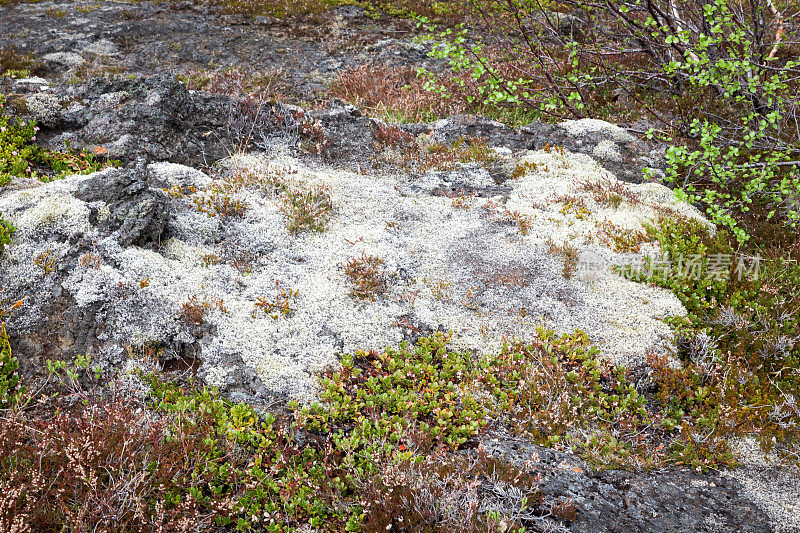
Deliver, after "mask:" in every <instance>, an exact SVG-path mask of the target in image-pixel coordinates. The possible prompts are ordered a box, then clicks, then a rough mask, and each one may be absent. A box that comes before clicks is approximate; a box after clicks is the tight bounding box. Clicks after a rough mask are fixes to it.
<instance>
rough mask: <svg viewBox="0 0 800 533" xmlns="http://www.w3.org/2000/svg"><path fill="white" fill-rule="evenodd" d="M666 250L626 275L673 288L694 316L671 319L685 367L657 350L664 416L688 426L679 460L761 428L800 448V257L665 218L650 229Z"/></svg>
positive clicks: (789, 451) (769, 440)
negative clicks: (747, 246) (745, 247)
mask: <svg viewBox="0 0 800 533" xmlns="http://www.w3.org/2000/svg"><path fill="white" fill-rule="evenodd" d="M648 232H649V233H650V235H651V237H652V238H653V239H654V240H656V241H657V242H659V243H660V245H661V248H662V250H663V252H664V254H665V255H664V256H663V257H661V258H653V259H649V260H648V261H647V262H646V264H645V265H644V268H643V269H633V270H631V269H628V270H625V269H622V272H623V273H624V274H625V275H627V276H628V277H630V278H632V279H635V280H638V281H644V282H649V283H652V284H655V285H658V286H661V287H665V288H668V289H670V290H671V291H673V292H674V293H675V294H676V296H678V298H679V299H680V300H681V302H682V303H683V304H684V305H685V306H686V308H687V310H688V311H689V315H688V316H687V317H685V318H680V317H678V318H673V319H672V320H671V323H672V325H673V326H674V328H675V330H676V334H677V336H678V341H679V347H680V355H681V357H682V359H683V365H682V367H681V368H673V367H671V366H670V365H668V364H666V362H665V361H664V360H662V359H659V358H655V357H651V364H652V365H653V368H654V369H655V374H656V381H657V382H658V383H659V392H658V398H659V399H660V401H661V402H662V403H663V404H664V405H665V407H666V415H665V416H666V418H665V421H666V422H667V423H668V424H669V425H670V426H674V427H680V428H681V430H682V431H683V432H684V433H686V435H685V439H684V442H685V450H684V451H682V452H681V457H682V460H684V461H686V462H690V461H692V460H697V459H698V458H703V457H707V456H709V455H711V454H713V453H714V449H715V448H716V447H719V446H721V444H720V443H721V442H722V441H724V439H725V437H726V436H729V435H754V436H756V437H758V438H759V440H760V441H761V443H762V444H763V446H764V447H765V448H766V449H771V448H773V447H775V446H776V445H777V447H778V450H779V451H780V452H781V453H783V454H785V455H786V456H787V457H794V459H795V460H797V459H798V458H799V457H800V449H799V448H798V445H797V443H798V442H799V440H798V437H800V408H798V399H800V343H798V339H800V319H798V316H800V314H799V313H800V299H798V293H797V287H798V286H800V266H798V263H797V261H796V260H793V259H791V258H787V257H780V256H777V257H761V256H760V255H758V254H757V253H756V255H746V254H744V253H742V252H740V253H734V249H733V248H732V247H731V245H730V241H732V240H733V237H732V236H731V235H730V234H726V233H725V232H722V231H720V232H718V233H717V234H716V235H714V236H711V235H709V233H708V231H707V230H706V229H705V228H703V227H701V226H700V225H699V224H697V223H694V222H690V221H681V220H677V221H676V220H667V219H665V220H662V221H661V222H660V224H658V225H655V226H652V227H650V228H648Z"/></svg>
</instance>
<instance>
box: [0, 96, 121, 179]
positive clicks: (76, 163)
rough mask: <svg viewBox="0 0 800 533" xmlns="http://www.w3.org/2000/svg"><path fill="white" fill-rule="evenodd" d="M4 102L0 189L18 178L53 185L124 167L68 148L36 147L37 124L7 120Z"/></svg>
mask: <svg viewBox="0 0 800 533" xmlns="http://www.w3.org/2000/svg"><path fill="white" fill-rule="evenodd" d="M4 102H5V99H4V98H3V96H2V95H0V186H3V185H6V184H8V183H9V182H10V181H11V179H12V178H15V177H23V178H38V179H40V180H42V181H51V180H53V179H58V178H63V177H65V176H68V175H70V174H90V173H92V172H95V171H97V170H101V169H103V168H105V167H108V166H119V165H120V164H121V163H120V162H119V161H116V160H111V159H109V160H100V159H99V158H98V156H96V155H95V154H93V153H92V152H90V151H88V150H83V151H78V150H73V149H71V148H70V146H69V144H67V147H66V151H64V152H58V151H50V150H45V149H43V148H40V147H39V146H37V145H36V144H34V141H35V140H36V133H37V132H38V131H39V128H38V127H37V126H36V122H35V121H32V120H31V121H24V120H21V119H19V118H15V117H10V116H6V115H5V114H4V113H3V110H4Z"/></svg>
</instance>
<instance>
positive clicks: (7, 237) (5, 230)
mask: <svg viewBox="0 0 800 533" xmlns="http://www.w3.org/2000/svg"><path fill="white" fill-rule="evenodd" d="M16 230H17V228H16V227H15V226H14V224H12V223H11V222H9V221H7V220H6V219H4V218H3V214H2V213H0V254H2V253H3V252H4V251H5V249H6V248H8V246H9V245H10V244H11V237H12V236H13V235H14V232H15V231H16Z"/></svg>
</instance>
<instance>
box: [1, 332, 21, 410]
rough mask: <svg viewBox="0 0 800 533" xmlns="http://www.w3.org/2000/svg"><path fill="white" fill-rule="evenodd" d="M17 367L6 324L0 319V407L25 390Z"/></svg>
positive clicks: (9, 405) (12, 400)
mask: <svg viewBox="0 0 800 533" xmlns="http://www.w3.org/2000/svg"><path fill="white" fill-rule="evenodd" d="M18 369H19V361H18V360H17V358H16V357H14V355H13V354H12V353H11V344H10V343H9V341H8V333H7V332H6V324H5V322H2V321H0V409H8V408H9V407H11V406H12V405H14V404H15V403H16V402H17V400H18V399H19V398H20V396H21V395H22V394H24V392H25V387H24V386H23V385H22V383H21V382H20V377H19V374H18V372H17V370H18Z"/></svg>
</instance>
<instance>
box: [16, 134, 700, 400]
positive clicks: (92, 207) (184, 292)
mask: <svg viewBox="0 0 800 533" xmlns="http://www.w3.org/2000/svg"><path fill="white" fill-rule="evenodd" d="M347 120H350V119H349V118H348V119H347ZM226 165H227V166H228V169H227V170H225V169H222V170H220V172H221V174H220V176H221V177H218V178H217V179H215V180H212V179H211V178H210V177H209V176H207V175H205V174H203V173H201V172H198V171H196V170H193V169H191V168H188V167H182V166H180V165H175V164H170V163H158V164H152V165H150V166H149V167H147V168H144V167H139V168H138V169H131V170H117V169H109V170H105V171H103V172H99V173H96V174H92V175H89V176H73V177H70V178H67V179H65V180H63V181H60V182H56V183H51V184H46V185H40V186H38V187H34V188H32V189H27V190H23V191H17V192H8V193H6V194H3V195H0V212H3V213H4V214H5V215H6V216H7V217H8V218H9V219H10V220H11V221H12V222H14V223H15V224H16V225H17V226H19V228H20V230H19V233H18V236H17V238H16V239H15V241H14V243H13V244H12V245H11V247H10V248H9V251H8V254H7V255H6V259H4V260H3V262H2V263H0V272H1V273H2V276H3V279H4V280H7V281H6V283H5V285H6V290H7V292H8V294H9V296H11V297H21V296H23V295H25V294H28V297H29V306H28V308H29V310H30V311H29V312H27V313H22V314H20V315H19V316H17V317H15V318H14V320H15V321H16V322H15V324H14V325H13V326H14V327H13V328H12V330H13V331H15V332H17V335H19V336H20V338H22V337H25V338H33V337H37V335H39V334H38V333H36V332H39V331H42V325H43V324H45V323H47V324H51V326H50V327H52V324H53V323H55V322H57V320H56V319H55V318H54V317H55V316H58V317H59V319H64V317H63V316H61V315H60V314H59V313H61V312H62V311H63V310H67V309H69V311H68V312H69V313H70V314H71V315H70V316H71V317H72V318H71V319H70V320H67V321H65V325H64V326H63V327H61V328H60V329H59V328H56V330H55V331H53V332H52V334H56V333H58V331H60V330H63V331H66V330H69V329H70V328H71V327H73V326H74V324H82V325H84V326H87V327H88V330H87V331H82V332H79V333H77V334H76V335H72V337H76V338H78V339H82V340H80V341H74V342H72V341H70V342H65V343H64V350H62V352H64V354H65V355H69V353H70V352H72V351H73V350H76V349H78V350H80V351H86V352H87V353H92V354H95V355H96V357H97V358H99V359H101V360H104V361H108V362H110V363H114V362H116V361H119V360H121V358H122V357H123V355H124V353H125V351H126V347H127V346H128V345H134V346H140V345H145V344H154V345H158V346H161V347H163V348H165V349H166V351H167V352H169V353H172V354H183V353H191V354H192V356H198V357H199V358H200V359H201V360H202V364H201V366H200V369H199V372H200V375H201V376H202V377H203V379H205V381H206V382H208V383H210V384H212V385H215V386H219V387H220V388H221V389H222V390H223V391H225V392H227V393H229V394H233V393H236V394H237V395H239V396H240V397H248V398H251V399H257V400H261V401H263V400H265V399H266V397H267V396H268V395H279V396H287V397H292V398H298V399H302V400H304V401H308V400H310V399H311V398H312V397H313V394H314V391H315V383H316V377H315V374H316V373H317V372H319V371H320V370H322V369H323V368H324V367H326V366H328V365H331V364H335V363H336V359H337V355H338V354H340V353H342V352H352V351H354V350H357V349H360V348H377V349H381V348H383V347H385V346H387V345H390V344H395V343H398V342H400V341H402V340H404V339H412V340H413V339H414V338H416V336H417V335H419V334H420V333H421V332H430V331H435V330H443V331H447V330H452V331H453V332H454V333H455V337H456V346H457V347H460V348H464V349H469V350H474V351H479V352H482V351H488V350H495V349H497V348H498V347H499V346H500V344H501V342H502V340H503V339H504V338H509V337H515V338H523V339H524V338H528V337H531V336H532V335H533V334H534V333H535V331H536V328H537V327H538V326H540V325H544V326H548V327H551V328H554V329H556V330H558V331H561V332H570V331H573V330H575V329H582V330H585V331H586V332H587V333H588V334H589V336H590V337H591V338H592V339H593V340H595V341H596V342H597V343H598V344H599V345H600V347H601V348H602V350H603V353H604V354H605V356H606V357H607V358H609V359H611V360H613V361H615V362H618V363H621V364H625V365H629V366H630V365H637V364H640V363H641V362H643V357H644V354H645V353H646V352H647V351H648V350H657V351H663V350H669V347H670V346H671V343H672V334H671V331H670V329H669V327H668V326H667V325H666V324H665V323H664V321H663V320H664V318H666V317H667V316H670V315H680V314H682V313H684V312H685V311H684V310H683V307H682V306H681V304H680V302H679V301H678V300H677V298H676V297H675V296H673V295H672V294H671V293H669V292H668V291H666V290H664V289H659V288H655V287H650V286H647V285H643V284H638V283H634V282H631V281H628V280H625V279H623V278H622V277H620V276H619V275H617V274H615V273H613V272H612V271H611V267H612V265H613V264H615V263H626V262H630V261H632V260H636V259H638V260H641V257H642V254H643V253H645V252H646V251H647V250H646V246H644V245H643V246H642V249H641V250H639V251H638V252H637V251H633V250H628V251H615V250H614V249H613V246H612V244H613V241H612V240H611V233H613V232H615V231H629V232H636V231H638V232H641V231H642V230H643V224H644V223H646V222H648V221H651V220H652V219H654V218H656V217H657V216H658V215H659V214H660V213H663V212H665V211H664V210H667V211H669V212H671V213H675V214H682V215H684V216H690V217H696V218H699V215H698V214H697V213H696V211H693V208H691V207H689V206H685V205H679V204H677V203H675V201H674V200H671V199H670V200H669V201H668V202H667V203H666V204H665V203H664V197H663V195H658V196H657V198H656V199H655V200H654V199H653V198H651V197H650V195H651V193H652V190H653V189H654V188H656V189H658V188H660V189H663V187H661V186H657V185H655V184H645V185H626V184H624V183H621V182H619V181H618V180H617V179H616V178H615V177H614V176H613V175H611V174H609V173H607V172H605V171H603V170H602V169H601V168H600V167H599V166H598V165H597V164H596V162H595V161H594V160H592V159H591V158H590V157H588V156H585V155H582V154H571V153H569V152H563V151H550V152H548V151H539V152H527V153H525V154H523V155H522V156H521V157H519V156H511V155H508V154H507V153H506V155H503V156H500V157H499V159H498V161H496V162H495V165H496V166H497V165H499V166H500V167H503V166H508V167H514V168H516V167H520V168H523V169H526V171H524V172H522V173H519V172H518V173H517V175H516V178H515V179H507V180H506V181H505V182H504V183H503V184H502V188H498V187H499V186H498V185H497V184H496V180H495V179H494V178H492V176H491V174H490V172H489V171H487V170H486V169H483V168H481V167H480V166H477V165H475V164H471V165H466V166H462V167H461V168H460V169H456V170H452V171H448V172H436V171H431V172H428V173H426V174H425V175H423V176H421V177H415V176H414V175H410V174H405V173H400V174H391V173H386V172H384V173H381V174H377V175H369V174H362V173H354V172H349V171H344V170H337V169H335V168H332V167H328V166H315V167H308V166H306V165H305V164H304V163H302V162H301V161H300V160H297V159H294V158H293V157H291V156H289V155H286V153H285V152H280V151H276V152H274V153H272V154H270V155H252V156H247V157H238V158H232V159H228V160H227V163H226ZM236 169H239V170H240V171H242V169H247V171H246V172H247V173H249V175H251V179H252V176H256V177H258V179H262V180H266V181H269V180H270V179H273V180H274V179H283V180H288V181H287V183H288V184H289V186H290V187H295V186H303V187H310V186H313V185H314V184H319V185H324V186H326V187H328V188H329V190H330V195H331V198H332V201H333V204H334V206H335V212H334V214H333V219H332V220H331V221H330V223H329V229H328V230H327V231H325V232H322V233H307V232H306V233H303V232H301V233H298V234H293V233H291V232H290V231H289V230H288V229H287V226H286V215H285V213H284V212H283V211H282V209H281V200H280V198H279V197H278V196H274V195H273V194H272V192H270V191H267V190H265V189H264V188H260V187H253V186H247V185H245V186H241V187H239V186H236V185H235V184H234V182H226V181H225V176H231V175H232V174H231V173H232V172H234V171H235V170H236ZM276 176H277V177H276ZM228 179H230V177H229V178H228ZM587 180H588V182H587ZM301 182H302V183H304V184H303V185H300V183H301ZM589 182H591V183H593V184H594V185H593V187H588V188H587V183H589ZM292 183H294V185H292ZM458 183H469V184H471V187H472V191H473V193H474V194H472V195H465V196H456V197H455V198H454V197H453V196H452V194H450V193H449V192H447V191H450V190H452V189H454V184H458ZM605 186H615V187H623V188H624V191H626V192H624V194H625V198H624V199H622V198H620V201H619V203H616V204H614V205H607V204H605V203H603V202H602V201H599V200H598V199H597V198H596V197H595V196H596V192H597V191H596V190H595V189H596V188H597V187H600V188H601V189H602V187H605ZM162 188H172V189H173V190H178V191H183V190H189V189H190V188H194V189H193V190H198V191H200V192H198V193H197V194H199V195H200V196H197V199H198V200H197V201H194V200H192V201H189V199H188V198H181V197H176V198H169V197H168V196H167V195H166V194H165V193H164V192H163V191H162ZM204 189H206V190H208V191H217V192H216V193H213V192H208V193H202V190H204ZM621 190H622V189H621ZM665 190H666V189H665ZM220 191H222V192H220ZM224 191H228V192H224ZM187 194H189V193H187ZM203 194H205V196H203ZM211 194H217V195H218V200H219V201H221V200H220V198H221V196H220V195H222V196H225V195H227V197H228V199H227V200H225V202H228V204H226V205H232V204H233V203H236V204H237V205H240V206H241V209H240V211H239V212H236V213H229V216H224V213H215V212H214V211H213V205H211V204H206V203H203V202H205V201H206V200H201V199H202V198H206V199H208V198H210V196H209V195H211ZM665 194H667V196H668V191H667V192H666V193H665ZM178 196H180V195H178ZM208 201H210V200H208ZM198 202H199V203H198ZM577 206H581V207H580V208H579V209H578V207H577ZM210 215H213V216H210ZM609 228H612V229H611V233H609ZM565 246H568V247H572V248H573V249H574V251H575V257H574V263H575V264H574V265H573V267H575V272H572V271H569V272H567V268H566V267H565V259H564V257H563V255H562V254H561V253H560V252H559V251H558V250H559V249H563V247H565ZM651 251H652V250H651ZM41 254H48V258H49V259H48V260H51V262H52V265H53V269H52V271H51V272H45V271H44V270H43V268H42V266H41V264H39V263H41V261H39V262H38V263H37V258H39V257H40V256H41ZM362 256H374V257H377V258H379V259H381V260H382V261H384V266H385V268H386V275H387V283H386V290H385V292H384V293H383V294H376V296H375V298H374V299H373V300H370V299H366V300H362V299H358V298H355V297H354V296H353V285H352V282H351V280H349V279H348V277H347V276H346V274H345V272H344V266H345V265H346V264H347V263H348V261H350V260H351V259H352V258H354V257H355V258H358V257H362ZM587 258H590V259H591V260H590V261H589V260H586V259H587ZM32 279H36V280H39V281H37V283H36V284H35V290H33V291H31V280H32ZM282 290H288V291H297V294H296V296H295V297H294V299H293V300H292V301H291V303H290V304H288V306H289V307H290V308H291V309H290V310H291V312H288V313H286V316H278V317H277V318H273V316H271V314H270V313H266V312H264V311H265V310H264V309H260V308H259V307H258V306H257V305H256V303H257V302H259V300H260V299H261V300H265V301H274V300H275V299H276V298H278V297H279V295H280V292H281V291H282ZM54 294H57V295H58V297H57V298H55V299H54V298H53V295H54ZM54 305H55V307H53V306H54ZM187 305H189V306H190V307H193V306H194V307H196V306H200V307H202V313H201V314H202V320H199V319H198V320H192V319H188V320H187V317H186V306H187ZM48 306H50V307H48ZM50 308H52V309H56V310H57V312H56V315H53V314H52V313H51V312H50V311H48V309H50ZM196 310H197V309H196ZM79 329H80V328H79ZM59 335H61V333H59ZM63 335H66V333H64V334H63ZM63 335H62V336H63ZM41 344H42V343H41V342H38V343H37V342H33V341H23V342H21V345H23V346H31V347H32V348H31V349H32V350H33V351H34V352H37V353H38V350H39V349H38V348H35V346H34V345H41ZM52 344H53V343H51V345H52ZM56 344H57V343H56ZM19 353H20V355H22V356H25V355H26V351H25V349H24V348H23V349H22V350H20V352H19ZM40 355H41V354H40Z"/></svg>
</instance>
